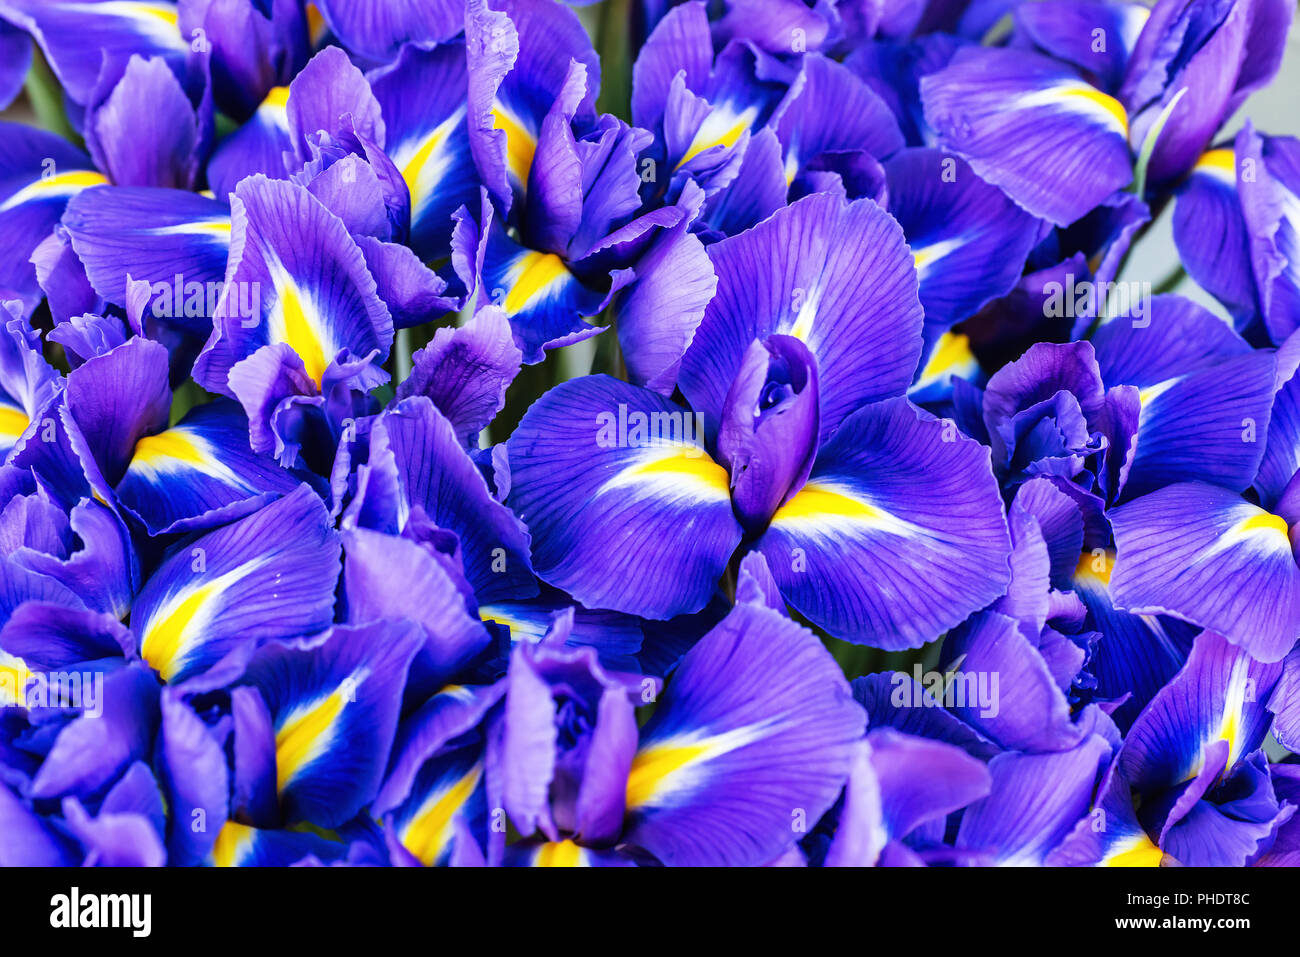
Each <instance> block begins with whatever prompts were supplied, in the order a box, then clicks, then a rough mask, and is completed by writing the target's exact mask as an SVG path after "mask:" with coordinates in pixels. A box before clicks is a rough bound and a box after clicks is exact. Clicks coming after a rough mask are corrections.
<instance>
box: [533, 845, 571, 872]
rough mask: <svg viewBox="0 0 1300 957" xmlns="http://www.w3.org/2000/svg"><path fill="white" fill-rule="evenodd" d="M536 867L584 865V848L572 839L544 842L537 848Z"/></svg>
mask: <svg viewBox="0 0 1300 957" xmlns="http://www.w3.org/2000/svg"><path fill="white" fill-rule="evenodd" d="M534 866H535V867H582V848H581V847H579V846H578V845H577V844H574V843H573V842H572V841H567V840H566V841H558V842H554V843H549V844H543V845H542V846H541V847H539V848H538V849H537V857H536V858H535V859H534Z"/></svg>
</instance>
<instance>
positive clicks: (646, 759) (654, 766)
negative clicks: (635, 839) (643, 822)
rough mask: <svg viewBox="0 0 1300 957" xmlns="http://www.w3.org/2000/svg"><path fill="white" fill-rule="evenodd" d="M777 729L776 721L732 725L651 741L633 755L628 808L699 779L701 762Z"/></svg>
mask: <svg viewBox="0 0 1300 957" xmlns="http://www.w3.org/2000/svg"><path fill="white" fill-rule="evenodd" d="M776 729H777V724H776V723H775V722H773V721H762V722H758V723H757V724H750V725H745V726H744V727H741V728H732V729H731V730H730V731H723V732H721V733H719V734H714V735H708V736H698V735H697V736H694V737H690V738H682V737H677V738H669V739H667V740H666V741H658V742H651V743H649V744H647V745H645V746H644V747H642V748H641V749H640V750H638V751H637V753H636V755H635V756H634V757H633V758H632V767H631V768H630V769H629V770H628V775H627V790H626V792H625V795H626V800H627V807H628V809H629V810H631V809H633V808H637V807H641V806H643V805H645V804H649V803H653V802H655V801H657V800H660V799H662V798H665V797H666V796H668V795H669V794H671V793H672V792H674V791H679V790H682V789H683V788H685V787H689V786H691V785H692V783H693V782H694V781H696V780H698V771H699V768H700V766H702V765H704V764H706V763H707V762H709V761H711V760H713V759H715V758H719V757H721V756H722V755H724V754H728V753H730V752H732V751H736V750H738V749H740V748H743V747H746V746H747V745H750V744H753V743H754V742H755V741H757V740H759V739H760V738H762V737H764V736H765V735H767V734H770V733H772V732H773V731H775V730H776Z"/></svg>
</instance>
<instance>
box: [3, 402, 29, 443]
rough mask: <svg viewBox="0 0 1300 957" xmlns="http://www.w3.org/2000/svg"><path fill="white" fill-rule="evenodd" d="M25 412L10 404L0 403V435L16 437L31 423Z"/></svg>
mask: <svg viewBox="0 0 1300 957" xmlns="http://www.w3.org/2000/svg"><path fill="white" fill-rule="evenodd" d="M31 421H32V420H31V419H29V418H27V413H26V412H24V411H23V410H22V409H16V408H14V407H13V406H11V405H0V436H3V437H6V438H12V439H17V438H18V437H19V436H20V435H22V434H23V433H24V432H25V431H27V426H29V425H30V424H31Z"/></svg>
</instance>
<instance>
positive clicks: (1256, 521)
mask: <svg viewBox="0 0 1300 957" xmlns="http://www.w3.org/2000/svg"><path fill="white" fill-rule="evenodd" d="M1235 531H1237V532H1239V533H1241V534H1245V533H1247V532H1267V531H1274V532H1277V533H1278V534H1280V535H1281V536H1282V537H1283V538H1285V537H1286V536H1287V534H1288V532H1290V528H1289V527H1288V526H1287V523H1286V519H1284V518H1283V517H1282V516H1280V515H1274V514H1273V513H1272V512H1260V513H1259V514H1257V515H1252V516H1251V517H1250V518H1247V519H1245V520H1243V521H1241V522H1238V523H1237V527H1236V529H1235Z"/></svg>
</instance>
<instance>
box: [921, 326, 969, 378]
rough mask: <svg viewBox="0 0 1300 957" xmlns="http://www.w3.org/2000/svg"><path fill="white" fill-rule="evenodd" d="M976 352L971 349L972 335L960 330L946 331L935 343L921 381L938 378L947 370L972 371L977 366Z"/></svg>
mask: <svg viewBox="0 0 1300 957" xmlns="http://www.w3.org/2000/svg"><path fill="white" fill-rule="evenodd" d="M975 364H976V363H975V353H973V352H972V351H971V347H970V337H969V336H967V335H964V334H962V333H960V332H945V333H944V334H943V335H942V336H940V337H939V341H938V343H936V344H935V347H934V352H933V353H931V355H930V358H929V361H927V362H926V364H925V369H924V371H923V372H922V373H921V381H922V382H924V381H927V380H930V379H934V378H937V377H938V376H940V375H942V374H943V373H945V372H952V371H954V370H958V371H961V372H966V371H971V370H973V369H974V367H975Z"/></svg>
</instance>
